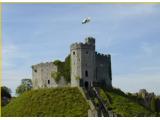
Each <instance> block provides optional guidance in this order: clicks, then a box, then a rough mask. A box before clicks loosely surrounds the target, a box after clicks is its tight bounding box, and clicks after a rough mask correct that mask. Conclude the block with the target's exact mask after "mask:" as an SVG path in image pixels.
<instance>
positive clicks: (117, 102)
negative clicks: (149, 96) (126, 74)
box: [100, 89, 156, 117]
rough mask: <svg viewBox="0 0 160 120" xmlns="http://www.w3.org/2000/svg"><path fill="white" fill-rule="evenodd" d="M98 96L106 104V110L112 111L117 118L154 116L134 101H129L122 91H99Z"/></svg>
mask: <svg viewBox="0 0 160 120" xmlns="http://www.w3.org/2000/svg"><path fill="white" fill-rule="evenodd" d="M100 95H101V97H102V98H103V100H104V101H105V102H106V103H107V107H108V109H110V110H112V111H113V112H115V113H116V114H117V115H119V116H125V117H133V116H156V114H155V113H153V112H151V111H149V110H148V109H146V108H145V107H143V106H142V105H140V104H139V103H138V102H136V101H135V100H132V99H130V98H129V97H128V96H127V95H125V94H124V93H123V92H122V91H119V90H110V91H103V90H102V89H101V91H100Z"/></svg>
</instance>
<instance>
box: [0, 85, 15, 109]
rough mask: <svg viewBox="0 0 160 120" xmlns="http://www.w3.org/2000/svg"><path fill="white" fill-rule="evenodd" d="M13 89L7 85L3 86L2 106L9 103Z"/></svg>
mask: <svg viewBox="0 0 160 120" xmlns="http://www.w3.org/2000/svg"><path fill="white" fill-rule="evenodd" d="M11 97H12V96H11V89H9V88H8V87H6V86H2V87H1V100H2V106H5V105H7V104H8V103H9V101H10V99H11Z"/></svg>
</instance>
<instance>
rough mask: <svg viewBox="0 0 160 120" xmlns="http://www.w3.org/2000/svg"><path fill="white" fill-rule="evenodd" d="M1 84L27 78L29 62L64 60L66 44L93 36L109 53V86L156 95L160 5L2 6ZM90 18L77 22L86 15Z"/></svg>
mask: <svg viewBox="0 0 160 120" xmlns="http://www.w3.org/2000/svg"><path fill="white" fill-rule="evenodd" d="M2 7H3V8H2V10H3V11H2V25H3V26H2V27H3V28H2V37H3V43H2V45H3V48H2V49H3V71H2V72H3V73H2V74H3V81H2V82H3V85H6V86H8V87H9V88H11V89H12V92H13V94H15V88H16V87H17V86H18V85H19V84H20V82H21V79H22V78H31V76H32V74H31V65H33V64H37V63H40V62H47V61H53V60H55V59H60V60H64V58H65V57H66V56H67V55H68V54H69V51H70V49H69V47H70V44H71V43H74V42H80V41H84V38H85V37H87V36H93V37H95V38H96V50H97V51H98V52H101V53H104V54H108V53H110V54H111V55H112V72H113V80H112V81H113V86H115V87H118V88H120V89H122V90H124V91H125V92H137V91H139V89H141V88H145V89H147V90H148V91H149V92H155V93H156V94H160V22H159V21H160V4H3V6H2ZM88 16H89V17H91V22H90V23H89V24H86V25H82V24H81V21H82V20H83V19H84V18H85V17H88Z"/></svg>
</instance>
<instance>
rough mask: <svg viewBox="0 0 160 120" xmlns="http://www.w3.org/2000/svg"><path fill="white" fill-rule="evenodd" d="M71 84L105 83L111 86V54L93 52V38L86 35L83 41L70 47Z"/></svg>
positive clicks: (88, 85)
mask: <svg viewBox="0 0 160 120" xmlns="http://www.w3.org/2000/svg"><path fill="white" fill-rule="evenodd" d="M70 55H71V86H73V87H75V86H85V87H87V88H89V87H91V86H94V85H105V86H106V87H112V81H111V80H112V77H111V76H112V74H111V56H110V55H104V54H100V53H97V52H95V39H94V38H93V37H88V38H86V39H85V43H74V44H72V45H71V47H70Z"/></svg>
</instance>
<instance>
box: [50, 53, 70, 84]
mask: <svg viewBox="0 0 160 120" xmlns="http://www.w3.org/2000/svg"><path fill="white" fill-rule="evenodd" d="M53 64H55V65H57V67H58V72H57V73H55V74H56V75H54V73H51V76H52V77H53V78H54V79H55V78H56V81H57V82H58V81H59V79H60V77H62V76H63V77H64V79H65V80H66V82H68V83H69V82H70V76H71V75H70V71H71V70H70V55H68V56H67V57H66V58H65V61H64V62H61V61H60V60H55V61H54V62H53Z"/></svg>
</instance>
